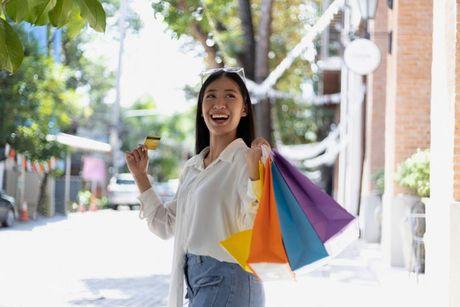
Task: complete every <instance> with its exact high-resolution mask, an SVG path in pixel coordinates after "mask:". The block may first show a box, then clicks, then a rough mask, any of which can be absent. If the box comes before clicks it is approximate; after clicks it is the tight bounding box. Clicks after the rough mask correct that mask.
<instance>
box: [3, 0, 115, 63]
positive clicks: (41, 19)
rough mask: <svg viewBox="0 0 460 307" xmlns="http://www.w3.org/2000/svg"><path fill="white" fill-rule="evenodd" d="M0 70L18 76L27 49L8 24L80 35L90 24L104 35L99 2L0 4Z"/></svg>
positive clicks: (11, 0)
mask: <svg viewBox="0 0 460 307" xmlns="http://www.w3.org/2000/svg"><path fill="white" fill-rule="evenodd" d="M0 5H1V11H0V59H1V60H0V69H4V70H7V71H9V72H16V71H17V69H18V68H19V66H20V65H21V63H22V60H23V54H24V49H23V46H22V43H21V40H20V37H19V35H18V33H17V32H16V31H15V30H14V28H13V27H11V26H10V24H9V22H14V23H16V24H19V23H21V22H28V23H30V24H32V25H37V26H40V25H52V26H54V27H59V28H60V27H63V26H67V28H68V29H69V32H70V33H72V34H74V35H75V34H77V33H79V32H80V31H81V29H82V28H83V27H84V26H85V25H86V24H87V23H88V24H89V25H90V26H91V28H93V29H94V30H96V31H98V32H104V31H105V27H106V15H105V11H104V8H103V7H102V4H101V2H100V1H99V0H0Z"/></svg>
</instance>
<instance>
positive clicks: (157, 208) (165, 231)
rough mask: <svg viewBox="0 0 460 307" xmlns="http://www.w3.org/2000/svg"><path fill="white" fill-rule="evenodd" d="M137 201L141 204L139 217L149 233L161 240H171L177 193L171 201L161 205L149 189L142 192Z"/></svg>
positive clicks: (152, 190)
mask: <svg viewBox="0 0 460 307" xmlns="http://www.w3.org/2000/svg"><path fill="white" fill-rule="evenodd" d="M137 199H139V202H140V203H141V209H140V212H139V217H140V218H141V219H146V220H147V225H148V227H149V229H150V231H152V232H153V233H154V234H156V235H157V236H159V237H160V238H162V239H165V240H166V239H169V238H171V237H172V236H173V235H174V227H175V223H176V207H177V193H176V195H175V196H174V198H173V199H172V200H171V201H168V202H166V203H165V204H163V203H162V202H161V200H160V198H159V197H158V195H157V194H156V193H155V191H154V189H153V187H151V188H150V189H148V190H146V191H144V192H142V193H141V194H140V195H139V196H138V197H137Z"/></svg>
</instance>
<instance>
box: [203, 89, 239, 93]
mask: <svg viewBox="0 0 460 307" xmlns="http://www.w3.org/2000/svg"><path fill="white" fill-rule="evenodd" d="M209 92H217V90H216V89H213V88H211V89H209V90H206V92H205V93H209ZM224 92H233V93H238V91H236V90H234V89H232V88H229V89H226V90H224Z"/></svg>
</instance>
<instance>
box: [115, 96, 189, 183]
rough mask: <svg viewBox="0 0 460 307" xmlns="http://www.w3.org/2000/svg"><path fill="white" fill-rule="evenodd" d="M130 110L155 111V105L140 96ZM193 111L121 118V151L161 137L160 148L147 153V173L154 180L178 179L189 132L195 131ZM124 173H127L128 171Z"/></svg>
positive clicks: (185, 152)
mask: <svg viewBox="0 0 460 307" xmlns="http://www.w3.org/2000/svg"><path fill="white" fill-rule="evenodd" d="M130 109H131V110H146V109H148V110H154V109H155V102H154V101H153V99H152V98H151V97H143V98H141V99H139V100H138V101H136V102H135V103H134V104H133V106H132V107H131V108H130ZM194 114H195V113H194V112H193V110H191V111H189V112H186V113H183V114H179V113H176V114H173V115H171V116H165V115H151V116H142V117H126V116H124V119H123V130H122V132H121V134H120V138H121V139H122V140H123V144H122V147H121V150H122V151H131V150H132V149H133V148H135V147H136V146H137V145H138V144H140V143H143V142H144V138H145V136H147V135H159V136H161V141H160V145H159V146H158V148H157V149H155V150H154V151H150V152H149V154H150V165H149V170H150V172H151V174H152V176H153V177H154V178H155V179H156V180H157V181H166V180H168V179H173V178H178V176H179V173H178V172H179V163H180V162H181V161H182V160H183V159H184V156H185V155H186V154H187V153H188V152H190V151H191V148H189V147H190V146H188V145H187V144H188V143H190V140H188V139H187V138H188V137H190V136H191V133H190V131H193V129H194V122H193V116H194ZM125 171H128V170H127V168H126V169H125Z"/></svg>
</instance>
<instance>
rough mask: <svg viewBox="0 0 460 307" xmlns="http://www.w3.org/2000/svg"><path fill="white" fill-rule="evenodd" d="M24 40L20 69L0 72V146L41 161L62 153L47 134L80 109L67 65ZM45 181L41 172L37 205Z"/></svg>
mask: <svg viewBox="0 0 460 307" xmlns="http://www.w3.org/2000/svg"><path fill="white" fill-rule="evenodd" d="M17 31H18V33H21V30H20V29H17ZM24 41H25V42H26V48H25V51H26V52H25V54H26V56H25V57H24V62H23V65H22V66H21V67H20V69H19V70H18V71H17V72H16V73H15V74H13V75H9V74H8V73H7V72H6V71H0V148H4V146H5V144H6V143H9V144H11V145H12V146H13V147H14V148H15V150H16V151H17V152H19V153H22V154H24V155H25V156H26V157H27V159H29V160H33V161H39V162H43V161H47V160H49V159H50V158H51V157H53V156H54V157H62V154H63V152H65V148H64V147H63V146H61V145H59V144H58V143H56V142H54V141H50V140H48V139H47V135H48V134H49V133H50V132H52V131H56V130H61V131H63V132H66V131H68V129H70V128H71V123H72V118H74V117H77V116H80V113H81V112H82V109H81V96H80V95H79V94H78V93H77V91H76V89H72V88H69V87H68V86H67V83H68V80H69V78H70V76H71V71H70V70H69V69H68V68H67V67H65V66H63V65H60V64H56V63H54V61H53V59H51V58H49V57H47V56H45V55H42V54H39V52H38V48H37V46H36V43H35V42H34V41H33V40H30V41H27V39H25V37H24ZM47 180H48V174H45V176H44V178H43V179H42V182H41V186H40V195H39V206H42V204H43V203H44V197H45V193H44V191H45V187H46V184H47ZM35 209H36V208H35Z"/></svg>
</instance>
